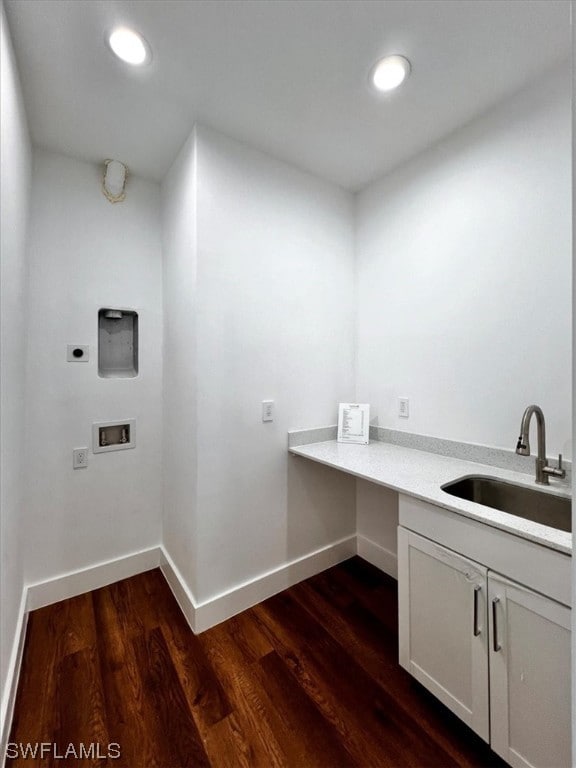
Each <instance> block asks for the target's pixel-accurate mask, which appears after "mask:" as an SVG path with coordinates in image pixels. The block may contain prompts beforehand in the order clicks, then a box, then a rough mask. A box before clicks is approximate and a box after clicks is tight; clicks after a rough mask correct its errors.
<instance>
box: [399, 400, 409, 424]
mask: <svg viewBox="0 0 576 768" xmlns="http://www.w3.org/2000/svg"><path fill="white" fill-rule="evenodd" d="M398 416H400V418H401V419H407V418H408V417H409V416H410V400H409V399H408V398H407V397H399V398H398Z"/></svg>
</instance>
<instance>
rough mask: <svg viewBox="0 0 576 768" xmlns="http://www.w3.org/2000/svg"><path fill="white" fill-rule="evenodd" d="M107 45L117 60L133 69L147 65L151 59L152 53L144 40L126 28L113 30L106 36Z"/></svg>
mask: <svg viewBox="0 0 576 768" xmlns="http://www.w3.org/2000/svg"><path fill="white" fill-rule="evenodd" d="M108 45H109V46H110V50H111V51H112V53H114V54H115V55H116V56H118V58H119V59H122V61H125V62H126V64H132V65H133V66H135V67H138V66H142V65H143V64H149V63H150V60H151V59H152V51H151V49H150V46H149V45H148V43H147V42H146V40H144V38H143V37H142V35H139V34H138V32H134V30H133V29H128V27H116V29H113V30H112V32H111V33H110V34H109V35H108Z"/></svg>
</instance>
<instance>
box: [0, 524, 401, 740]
mask: <svg viewBox="0 0 576 768" xmlns="http://www.w3.org/2000/svg"><path fill="white" fill-rule="evenodd" d="M360 538H362V539H363V537H358V540H359V539H360ZM364 542H366V543H367V544H369V545H370V546H371V548H372V549H371V552H374V551H379V552H381V553H386V555H387V557H388V560H387V562H388V567H383V566H382V564H381V561H382V556H381V555H379V557H378V558H376V560H375V559H373V558H372V557H371V556H370V554H369V553H368V554H367V553H366V551H365V549H366V547H365V546H364ZM357 551H358V554H359V555H361V556H362V557H364V558H365V559H366V560H368V561H369V562H372V563H373V564H374V565H376V566H377V567H379V568H382V570H384V571H386V573H390V574H391V575H394V576H395V575H396V571H395V568H394V569H393V570H394V573H391V571H390V562H391V560H390V559H392V561H393V563H394V566H395V565H396V559H395V556H394V555H393V554H392V553H390V552H387V550H384V549H383V548H382V547H378V545H376V544H374V543H373V542H370V541H369V540H368V539H363V542H362V544H360V542H359V543H358V549H357V537H356V535H352V536H348V537H346V538H344V539H340V540H339V541H336V542H332V543H331V544H328V545H327V546H325V547H321V548H320V549H317V550H315V551H314V552H311V553H309V554H307V555H303V556H302V557H299V558H296V559H294V560H291V561H290V562H288V563H286V564H284V565H281V566H279V567H278V568H275V569H273V570H271V571H268V572H266V573H264V574H261V575H259V576H257V577H256V578H254V579H251V580H250V581H246V582H244V583H242V584H239V585H237V586H235V587H233V588H232V589H230V590H228V591H226V592H223V593H222V594H220V595H216V596H214V597H211V598H209V599H208V600H205V601H203V602H201V603H197V602H196V600H195V598H194V596H193V594H192V593H191V591H190V589H189V588H188V586H187V585H186V582H185V581H184V579H183V578H182V575H181V574H180V572H179V570H178V568H177V567H176V565H175V564H174V562H173V560H172V558H171V557H170V555H169V553H168V552H167V551H166V550H165V549H164V547H162V546H157V547H152V548H151V549H147V550H143V551H141V552H135V553H133V554H130V555H127V556H125V557H121V558H118V559H116V560H109V561H107V562H104V563H98V564H97V565H94V566H91V567H89V568H83V569H81V570H77V571H72V572H69V573H64V574H62V575H60V576H58V577H56V578H54V579H50V580H49V581H43V582H39V583H37V584H30V585H28V587H25V588H24V591H23V595H22V601H21V605H20V613H19V616H18V628H17V633H16V639H15V641H14V647H13V650H12V655H11V657H10V666H9V673H8V679H7V683H6V687H5V692H4V695H3V699H2V709H1V714H2V731H1V734H0V735H1V738H2V750H3V751H2V753H0V754H4V751H5V744H6V741H7V739H8V736H9V733H8V730H9V727H10V724H11V722H12V714H13V708H14V701H15V697H16V691H17V686H18V678H19V675H20V665H21V662H22V653H23V648H24V639H25V635H26V625H27V620H28V613H29V611H33V610H36V609H37V608H43V607H44V606H46V605H51V604H52V603H56V602H59V601H60V600H66V599H68V598H71V597H75V596H76V595H80V594H83V593H84V592H90V591H91V590H93V589H99V588H100V587H105V586H107V585H108V584H112V583H114V582H115V581H120V580H121V579H126V578H129V577H130V576H135V575H137V574H138V573H143V572H144V571H148V570H151V569H152V568H158V567H160V568H161V570H162V573H163V574H164V576H165V578H166V581H167V582H168V584H169V586H170V588H171V590H172V592H173V593H174V596H175V598H176V600H177V602H178V604H179V606H180V608H181V610H182V612H183V613H184V616H185V617H186V619H187V621H188V623H189V624H190V626H191V628H192V630H193V631H194V632H196V633H199V632H203V631H204V630H206V629H209V628H210V627H213V626H214V625H216V624H219V623H220V622H221V621H225V620H226V619H229V618H230V617H232V616H235V615H236V614H237V613H240V612H241V611H244V610H246V609H247V608H251V607H252V606H253V605H256V604H257V603H259V602H261V601H262V600H266V599H267V598H268V597H271V596H272V595H275V594H277V593H278V592H281V591H282V590H283V589H287V588H288V587H291V586H294V584H297V583H298V582H300V581H303V580H304V579H307V578H310V577H311V576H314V575H316V574H317V573H321V572H322V571H324V570H326V569H327V568H330V567H332V566H333V565H337V564H338V563H341V562H343V561H344V560H347V559H348V558H350V557H353V556H354V555H355V554H356V553H357ZM384 559H386V558H384Z"/></svg>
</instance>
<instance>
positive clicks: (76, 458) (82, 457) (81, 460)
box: [72, 448, 88, 469]
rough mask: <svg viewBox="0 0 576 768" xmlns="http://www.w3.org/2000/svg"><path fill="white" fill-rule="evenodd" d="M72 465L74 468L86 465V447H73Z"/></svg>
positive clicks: (81, 467)
mask: <svg viewBox="0 0 576 768" xmlns="http://www.w3.org/2000/svg"><path fill="white" fill-rule="evenodd" d="M72 466H73V468H74V469H84V467H87V466H88V448H74V450H73V451H72Z"/></svg>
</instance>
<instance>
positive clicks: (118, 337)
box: [98, 308, 138, 379]
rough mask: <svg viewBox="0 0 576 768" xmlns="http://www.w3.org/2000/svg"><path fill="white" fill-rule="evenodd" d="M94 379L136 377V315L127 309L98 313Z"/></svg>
mask: <svg viewBox="0 0 576 768" xmlns="http://www.w3.org/2000/svg"><path fill="white" fill-rule="evenodd" d="M98 375H99V376H101V377H102V378H104V379H121V378H128V379H131V378H134V377H135V376H137V375H138V313H137V312H134V311H132V310H128V309H110V308H105V309H101V310H100V311H99V312H98Z"/></svg>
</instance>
